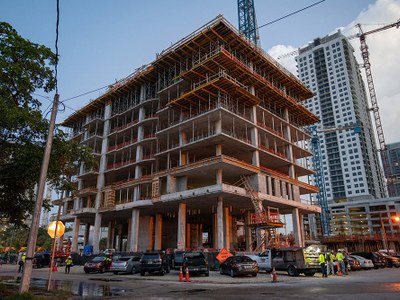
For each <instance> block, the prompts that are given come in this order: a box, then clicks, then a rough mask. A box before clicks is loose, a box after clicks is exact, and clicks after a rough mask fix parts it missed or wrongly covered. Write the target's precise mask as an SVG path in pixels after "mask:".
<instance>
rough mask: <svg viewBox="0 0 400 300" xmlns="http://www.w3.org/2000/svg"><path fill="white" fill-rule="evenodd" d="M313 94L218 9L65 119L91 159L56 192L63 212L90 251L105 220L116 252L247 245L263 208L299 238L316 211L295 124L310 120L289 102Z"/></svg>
mask: <svg viewBox="0 0 400 300" xmlns="http://www.w3.org/2000/svg"><path fill="white" fill-rule="evenodd" d="M311 96H312V93H311V92H310V91H309V90H308V89H307V88H305V87H304V85H303V84H302V83H301V82H300V81H299V80H298V79H297V78H296V77H294V76H293V75H292V74H290V73H289V72H288V71H286V70H285V69H283V68H282V67H281V66H280V65H279V64H278V63H277V62H275V61H274V60H273V59H272V58H270V57H269V56H268V55H267V54H265V53H264V52H263V51H262V50H261V49H259V48H258V47H256V46H255V45H253V44H252V43H250V42H249V41H248V40H246V38H244V37H243V36H242V35H241V34H240V33H239V32H238V31H237V30H236V29H235V28H234V27H233V26H232V25H231V24H230V23H228V22H227V21H226V20H225V19H224V18H223V17H217V18H216V19H214V20H213V21H211V22H210V23H208V24H206V25H205V26H204V27H202V28H200V29H198V30H196V31H195V32H193V33H192V34H190V35H189V36H187V37H185V38H183V39H182V40H180V41H179V42H178V43H176V44H174V45H172V46H171V47H170V48H168V49H165V50H164V51H162V52H161V53H159V54H157V57H156V60H155V61H153V62H152V63H150V64H148V65H145V66H143V67H141V68H139V69H138V70H137V71H136V72H135V73H134V74H132V75H130V76H129V77H127V78H126V79H124V80H122V81H120V82H118V83H117V84H115V85H114V86H113V87H112V88H110V89H109V90H108V91H107V92H106V93H105V94H104V95H103V96H101V97H99V98H98V99H96V100H94V101H92V102H91V103H89V104H88V105H87V106H85V107H84V108H82V109H81V110H79V111H78V112H76V113H75V114H73V115H71V116H70V117H68V118H67V119H66V120H65V121H64V124H63V125H64V126H66V127H68V128H70V129H71V131H72V132H71V134H72V138H73V139H75V140H77V141H78V142H79V143H81V144H83V145H87V146H90V147H91V148H92V149H93V152H94V155H95V156H96V158H97V160H98V165H99V167H98V168H92V169H89V168H86V167H85V166H82V167H81V170H80V174H78V175H77V176H76V184H77V192H76V193H75V194H74V195H73V196H72V195H68V196H67V197H64V198H63V199H58V200H56V201H55V203H56V204H58V205H62V207H63V211H62V216H61V219H62V220H64V221H67V222H74V223H75V226H74V228H79V226H80V225H83V224H84V225H86V226H87V227H86V228H87V230H86V233H85V240H88V238H87V235H88V234H89V232H90V231H89V228H90V226H94V232H93V235H94V236H93V246H94V251H95V252H98V250H99V249H98V244H99V236H100V231H101V228H104V227H107V228H108V238H107V246H108V248H117V250H126V251H145V250H160V249H166V248H178V249H184V248H202V247H210V248H215V249H221V248H235V247H238V246H241V247H243V246H245V247H246V248H247V249H249V248H251V244H252V243H253V237H254V234H255V233H254V230H253V229H254V226H256V225H257V224H256V223H255V221H254V213H255V212H257V211H260V209H261V211H262V212H263V213H265V214H267V217H268V220H269V221H270V222H271V224H277V223H279V222H280V216H281V215H282V214H288V215H291V217H292V219H293V223H294V226H293V227H294V234H295V238H296V244H298V245H303V236H304V233H303V230H302V227H303V226H302V215H304V214H309V213H318V212H320V208H319V207H318V206H313V205H310V204H307V203H303V202H302V201H301V195H307V194H310V193H315V192H317V191H318V189H317V188H316V187H315V186H312V185H310V184H307V183H305V182H303V181H301V180H299V178H300V177H302V176H307V175H310V174H312V173H313V171H312V170H310V169H309V168H308V167H307V165H306V157H308V156H310V155H311V153H310V151H309V150H307V142H306V141H307V140H308V139H309V138H310V136H309V135H308V134H307V133H306V132H305V131H304V130H303V127H304V126H308V125H310V124H313V123H315V122H317V121H318V118H317V117H316V116H315V115H314V114H312V113H311V112H310V111H308V110H307V109H305V108H304V106H302V105H299V103H300V102H302V101H304V100H306V99H307V98H309V97H311ZM249 186H251V188H249ZM269 221H268V222H269ZM241 224H242V225H243V224H244V228H245V229H244V230H238V228H239V227H240V226H241ZM251 225H253V226H251ZM264 225H265V224H264ZM242 229H243V228H242ZM238 232H244V233H243V234H238ZM77 239H78V230H76V232H75V233H74V237H73V247H75V249H76V245H77Z"/></svg>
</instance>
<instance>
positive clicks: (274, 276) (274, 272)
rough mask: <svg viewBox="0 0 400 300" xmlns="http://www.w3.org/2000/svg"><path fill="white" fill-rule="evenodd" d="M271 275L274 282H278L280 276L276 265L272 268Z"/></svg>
mask: <svg viewBox="0 0 400 300" xmlns="http://www.w3.org/2000/svg"><path fill="white" fill-rule="evenodd" d="M271 277H272V282H278V276H277V274H276V271H275V267H273V268H272V272H271Z"/></svg>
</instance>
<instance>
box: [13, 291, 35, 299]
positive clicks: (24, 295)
mask: <svg viewBox="0 0 400 300" xmlns="http://www.w3.org/2000/svg"><path fill="white" fill-rule="evenodd" d="M6 299H7V300H36V299H38V298H37V297H36V296H35V295H33V294H31V293H29V292H25V293H22V294H15V295H12V296H10V297H7V298H6Z"/></svg>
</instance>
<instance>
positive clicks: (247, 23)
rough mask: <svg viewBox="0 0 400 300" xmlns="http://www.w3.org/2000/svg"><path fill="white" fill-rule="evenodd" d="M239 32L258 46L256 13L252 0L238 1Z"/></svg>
mask: <svg viewBox="0 0 400 300" xmlns="http://www.w3.org/2000/svg"><path fill="white" fill-rule="evenodd" d="M238 16H239V31H240V32H241V33H243V34H244V35H245V36H246V37H247V38H248V39H249V40H250V41H252V42H253V43H254V44H255V45H257V46H260V34H259V32H258V26H257V19H256V12H255V9H254V1H253V0H238Z"/></svg>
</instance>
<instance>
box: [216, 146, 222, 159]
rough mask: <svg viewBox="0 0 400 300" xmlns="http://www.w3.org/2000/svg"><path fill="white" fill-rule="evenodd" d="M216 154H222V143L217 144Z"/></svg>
mask: <svg viewBox="0 0 400 300" xmlns="http://www.w3.org/2000/svg"><path fill="white" fill-rule="evenodd" d="M215 155H216V156H220V155H222V145H221V144H217V145H216V146H215Z"/></svg>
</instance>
